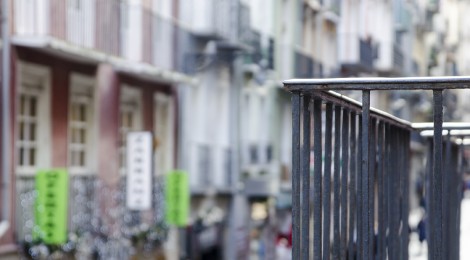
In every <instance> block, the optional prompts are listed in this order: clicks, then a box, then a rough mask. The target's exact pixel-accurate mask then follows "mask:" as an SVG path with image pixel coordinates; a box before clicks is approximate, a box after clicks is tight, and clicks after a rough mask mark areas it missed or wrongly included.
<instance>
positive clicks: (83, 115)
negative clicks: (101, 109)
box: [80, 104, 86, 122]
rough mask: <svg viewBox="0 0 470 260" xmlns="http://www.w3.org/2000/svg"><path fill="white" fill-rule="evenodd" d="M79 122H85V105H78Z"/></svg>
mask: <svg viewBox="0 0 470 260" xmlns="http://www.w3.org/2000/svg"><path fill="white" fill-rule="evenodd" d="M80 121H81V122H86V107H85V105H83V104H81V105H80Z"/></svg>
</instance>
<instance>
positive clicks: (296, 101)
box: [292, 93, 301, 259]
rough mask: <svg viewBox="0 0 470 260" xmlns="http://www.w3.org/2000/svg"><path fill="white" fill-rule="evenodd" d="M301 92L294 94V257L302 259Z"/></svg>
mask: <svg viewBox="0 0 470 260" xmlns="http://www.w3.org/2000/svg"><path fill="white" fill-rule="evenodd" d="M300 109H301V107H300V94H299V93H294V94H293V95H292V194H293V196H292V259H300V214H299V213H300V212H299V211H300Z"/></svg>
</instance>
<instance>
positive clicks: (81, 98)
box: [68, 74, 98, 232]
mask: <svg viewBox="0 0 470 260" xmlns="http://www.w3.org/2000/svg"><path fill="white" fill-rule="evenodd" d="M94 84H95V83H94V81H93V79H92V78H90V77H86V76H83V75H79V74H72V75H71V78H70V101H69V134H68V140H69V142H68V149H69V157H68V158H69V159H68V165H69V173H70V180H69V182H70V186H69V187H70V188H69V226H68V227H69V230H70V231H72V232H77V231H84V230H91V220H92V215H93V206H94V205H93V203H95V202H94V200H93V198H94V191H93V189H94V185H93V183H94V181H95V176H94V175H93V174H94V173H96V169H97V163H96V159H95V158H96V153H95V151H96V145H95V144H96V142H95V140H96V138H97V132H98V131H97V128H96V125H97V124H96V117H95V111H96V109H95V98H94V97H95V95H94V90H95V89H94Z"/></svg>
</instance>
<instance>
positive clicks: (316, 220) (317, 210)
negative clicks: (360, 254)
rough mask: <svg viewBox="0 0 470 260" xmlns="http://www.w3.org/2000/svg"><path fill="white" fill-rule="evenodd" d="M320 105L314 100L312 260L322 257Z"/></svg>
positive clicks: (320, 102)
mask: <svg viewBox="0 0 470 260" xmlns="http://www.w3.org/2000/svg"><path fill="white" fill-rule="evenodd" d="M321 104H322V101H321V100H320V99H315V100H314V102H313V113H314V115H313V116H314V117H313V120H314V128H315V132H314V136H313V138H314V140H313V141H314V143H313V145H314V146H313V149H314V160H315V161H314V173H313V174H314V183H313V185H314V187H313V188H314V201H313V203H314V205H313V207H314V212H313V224H314V236H313V254H314V259H316V260H320V259H321V257H322V248H321V246H322V244H321V243H322V241H321V238H322V237H321V234H322V212H321V210H322V182H321V181H322V140H321V139H322V118H321V114H322V111H321Z"/></svg>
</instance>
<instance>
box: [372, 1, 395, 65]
mask: <svg viewBox="0 0 470 260" xmlns="http://www.w3.org/2000/svg"><path fill="white" fill-rule="evenodd" d="M371 6H372V7H373V10H371V11H370V13H372V14H373V16H372V19H371V20H370V27H369V28H370V29H369V30H370V33H371V34H372V35H373V37H374V41H376V42H377V43H378V46H379V49H378V58H377V59H376V60H375V66H376V68H377V69H378V70H389V69H391V68H392V67H393V43H394V41H395V36H394V22H393V9H392V4H391V3H390V2H389V3H387V2H383V1H379V2H376V3H375V4H372V5H371Z"/></svg>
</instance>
